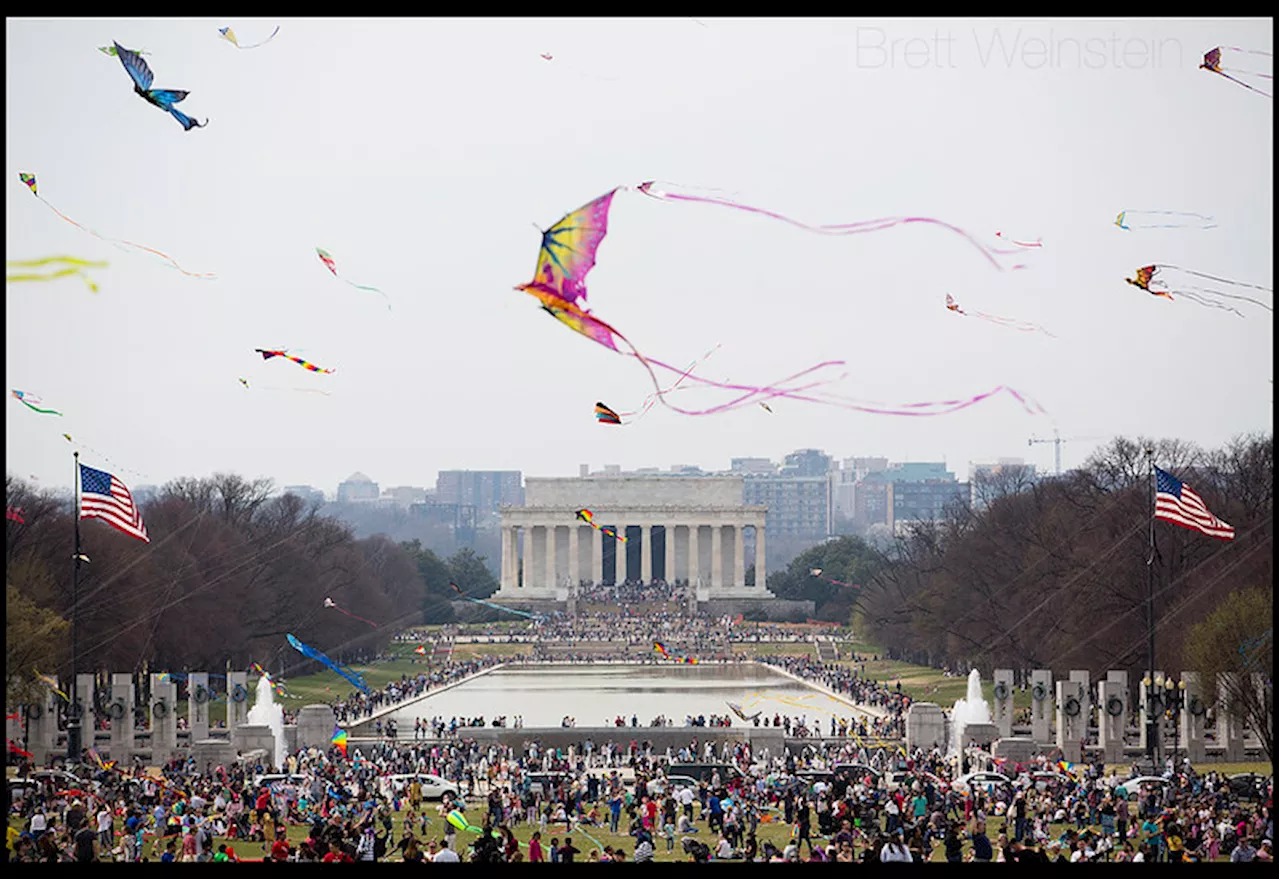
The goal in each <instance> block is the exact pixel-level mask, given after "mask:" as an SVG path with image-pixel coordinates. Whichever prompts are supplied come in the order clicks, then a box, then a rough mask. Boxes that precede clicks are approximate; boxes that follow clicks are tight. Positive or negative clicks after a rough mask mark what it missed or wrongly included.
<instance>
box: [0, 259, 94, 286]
mask: <svg viewBox="0 0 1280 879" xmlns="http://www.w3.org/2000/svg"><path fill="white" fill-rule="evenodd" d="M49 265H61V266H62V268H59V269H55V270H54V271H52V272H50V273H48V274H38V273H26V274H16V275H10V274H6V275H5V278H4V281H5V283H6V284H13V283H17V282H21V281H56V280H58V279H59V278H67V277H71V276H75V277H78V278H80V279H81V280H82V281H84V282H85V284H86V285H88V287H89V289H90V290H92V291H93V292H94V293H97V292H98V285H97V284H95V283H94V281H93V279H92V278H90V277H89V275H88V273H86V272H85V269H91V268H92V269H105V268H106V267H107V266H108V265H109V263H106V262H102V261H93V260H87V259H77V258H76V257H74V256H46V257H45V258H44V259H11V260H6V261H5V268H6V269H33V268H40V267H41V266H49Z"/></svg>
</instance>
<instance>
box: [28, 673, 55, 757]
mask: <svg viewBox="0 0 1280 879" xmlns="http://www.w3.org/2000/svg"><path fill="white" fill-rule="evenodd" d="M61 701H62V699H61V697H60V696H58V695H56V694H55V693H54V692H53V690H50V689H49V688H48V687H45V686H41V687H40V695H39V696H37V697H36V698H35V699H34V700H33V701H31V702H29V703H28V704H27V706H26V714H27V747H26V750H28V751H30V752H31V762H32V763H34V764H36V765H37V766H41V765H44V763H45V762H46V761H47V760H48V759H49V755H50V754H52V753H53V752H54V750H55V749H56V748H57V745H58V706H59V703H60V702H61Z"/></svg>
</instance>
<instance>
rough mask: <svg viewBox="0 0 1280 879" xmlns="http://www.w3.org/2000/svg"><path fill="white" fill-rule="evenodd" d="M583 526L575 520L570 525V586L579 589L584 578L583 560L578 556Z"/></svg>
mask: <svg viewBox="0 0 1280 879" xmlns="http://www.w3.org/2000/svg"><path fill="white" fill-rule="evenodd" d="M581 530H582V528H581V526H579V525H578V523H577V522H574V523H573V524H572V525H570V526H569V588H570V589H577V588H578V581H579V580H581V579H582V560H581V559H579V558H578V532H579V531H581Z"/></svg>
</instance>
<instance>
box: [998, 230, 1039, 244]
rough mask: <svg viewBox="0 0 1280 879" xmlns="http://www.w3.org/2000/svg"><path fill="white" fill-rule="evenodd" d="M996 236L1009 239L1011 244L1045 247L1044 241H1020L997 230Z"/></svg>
mask: <svg viewBox="0 0 1280 879" xmlns="http://www.w3.org/2000/svg"><path fill="white" fill-rule="evenodd" d="M996 237H997V238H999V239H1000V240H1001V241H1008V242H1009V243H1010V244H1016V245H1017V246H1018V247H1044V244H1043V242H1041V241H1039V240H1036V241H1018V240H1017V239H1016V238H1006V237H1005V236H1004V235H1003V234H1002V233H1000V232H997V233H996Z"/></svg>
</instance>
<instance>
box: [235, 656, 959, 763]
mask: <svg viewBox="0 0 1280 879" xmlns="http://www.w3.org/2000/svg"><path fill="white" fill-rule="evenodd" d="M975 674H976V672H975ZM247 725H248V726H265V727H267V728H268V729H270V730H271V734H272V735H273V736H274V737H275V755H274V757H273V760H274V764H275V766H277V767H282V766H284V760H285V750H286V748H285V741H284V708H282V707H281V706H279V705H277V704H276V699H275V693H274V692H273V691H272V689H271V679H270V678H268V677H267V676H266V675H263V676H262V677H260V678H258V698H257V700H256V701H255V702H254V703H253V707H252V708H250V709H249V717H248V723H247Z"/></svg>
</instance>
